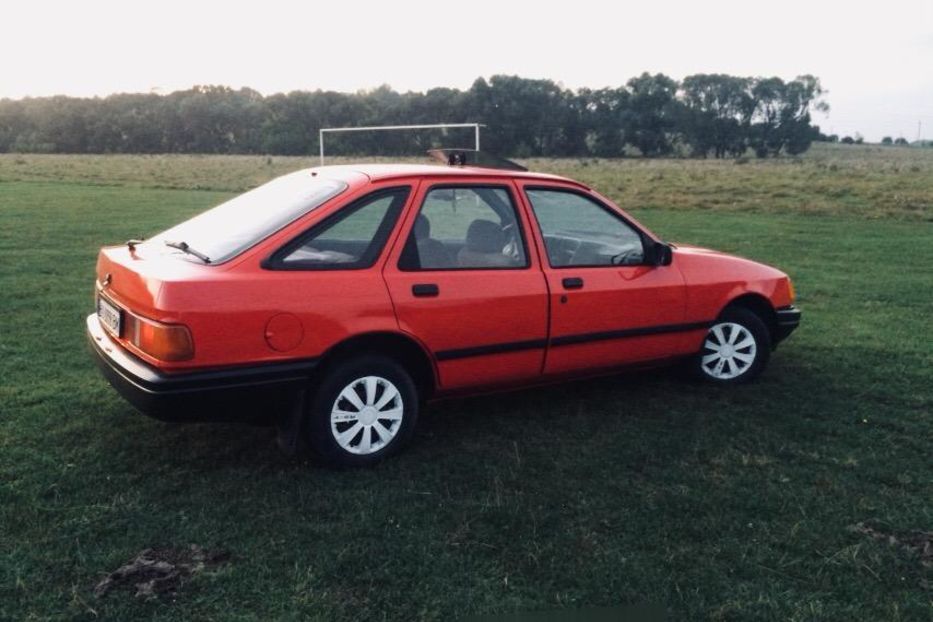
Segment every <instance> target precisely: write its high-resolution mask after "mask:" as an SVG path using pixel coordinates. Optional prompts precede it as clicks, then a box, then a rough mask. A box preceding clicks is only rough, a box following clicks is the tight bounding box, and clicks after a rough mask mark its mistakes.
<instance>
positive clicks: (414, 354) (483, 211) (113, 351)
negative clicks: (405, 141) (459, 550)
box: [87, 152, 800, 465]
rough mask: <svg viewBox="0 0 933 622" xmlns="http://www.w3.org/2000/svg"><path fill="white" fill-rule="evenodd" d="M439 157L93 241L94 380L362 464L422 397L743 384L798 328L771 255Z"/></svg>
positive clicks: (273, 186)
mask: <svg viewBox="0 0 933 622" xmlns="http://www.w3.org/2000/svg"><path fill="white" fill-rule="evenodd" d="M444 155H445V156H446V157H449V158H450V161H451V163H452V164H451V165H448V166H443V165H360V166H329V167H319V168H313V169H310V170H302V171H298V172H295V173H291V174H289V175H285V176H283V177H280V178H278V179H275V180H273V181H271V182H269V183H267V184H265V185H263V186H260V187H258V188H256V189H255V190H252V191H250V192H247V193H245V194H242V195H240V196H238V197H236V198H234V199H232V200H230V201H228V202H226V203H224V204H222V205H220V206H218V207H215V208H213V209H211V210H208V211H207V212H204V213H202V214H200V215H198V216H196V217H194V218H192V219H191V220H188V221H186V222H183V223H181V224H179V225H177V226H175V227H173V228H171V229H169V230H167V231H165V232H163V233H160V234H158V235H156V236H155V237H153V238H151V239H149V240H147V241H145V242H141V241H135V240H131V241H130V242H128V243H126V244H124V245H121V246H113V247H107V248H104V249H102V250H101V251H100V255H99V257H98V261H97V311H96V313H94V314H92V315H90V316H89V317H88V318H87V334H88V337H89V341H90V344H91V346H92V349H93V352H94V353H95V354H96V357H95V358H96V360H97V361H98V363H99V366H100V368H101V369H102V370H103V373H104V375H105V376H106V377H107V379H108V380H109V381H110V383H111V384H112V385H113V386H114V387H115V388H116V389H117V390H118V391H119V392H120V393H121V394H122V395H123V396H124V397H125V398H126V399H127V400H129V401H130V402H131V403H132V404H133V405H135V406H136V407H137V408H138V409H139V410H141V411H143V412H144V413H147V414H149V415H152V416H154V417H157V418H159V419H163V420H172V421H179V420H230V419H235V418H242V417H249V418H256V417H258V416H262V417H265V418H268V419H271V420H272V421H275V422H277V423H278V425H279V426H280V430H281V431H282V434H283V437H285V438H287V439H292V440H294V441H296V442H297V440H302V441H304V442H306V444H307V445H309V446H310V448H311V449H312V450H313V451H314V452H315V453H316V454H318V455H319V456H321V457H323V458H325V459H327V460H329V461H332V462H336V463H342V464H350V465H365V464H370V463H374V462H376V461H378V460H380V459H382V458H384V457H385V456H387V455H389V454H391V453H393V452H395V451H397V450H398V449H399V448H400V447H401V446H402V445H404V444H405V442H406V441H407V440H408V439H409V438H410V437H411V435H412V432H413V430H414V427H415V424H416V422H417V419H418V411H419V407H420V405H421V404H422V403H423V402H424V401H425V400H429V399H434V398H439V397H444V396H453V395H458V394H466V393H477V392H483V391H492V390H500V389H511V388H516V387H522V386H528V385H534V384H540V383H546V382H552V381H557V380H563V379H567V378H571V377H579V376H585V375H594V374H602V373H606V372H608V371H612V370H617V369H620V368H625V367H629V366H636V365H637V366H642V365H646V364H650V365H653V364H657V363H662V362H668V361H675V360H688V361H689V362H690V365H692V367H693V369H694V370H695V372H696V373H697V374H698V375H699V376H700V377H702V378H705V379H707V380H709V381H711V382H714V383H719V384H732V383H738V382H745V381H748V380H750V379H752V378H754V377H755V376H757V375H758V374H759V373H760V372H761V371H762V369H763V368H764V367H765V365H766V363H767V362H768V357H769V355H770V353H771V351H772V349H773V348H774V347H775V345H776V344H777V343H778V342H780V341H781V340H782V339H784V338H785V337H787V336H788V335H789V334H790V333H791V331H792V330H793V329H794V328H795V327H796V326H797V325H798V323H799V321H800V311H799V310H798V309H796V308H795V307H794V306H793V303H794V290H793V287H792V285H791V282H790V279H788V277H787V275H786V274H784V273H783V272H780V271H779V270H776V269H774V268H771V267H768V266H765V265H762V264H760V263H756V262H753V261H749V260H747V259H741V258H739V257H734V256H730V255H726V254H723V253H719V252H716V251H712V250H706V249H702V248H695V247H689V246H681V245H673V244H668V243H665V242H663V241H662V240H661V239H660V238H659V237H658V236H656V235H655V234H654V233H652V232H651V231H649V230H648V229H647V228H645V227H644V226H643V225H641V224H639V223H638V222H637V221H636V220H635V219H634V218H632V217H631V216H629V215H628V214H626V213H625V212H624V211H623V210H622V209H620V208H619V207H617V206H616V205H614V204H613V203H612V202H611V201H610V200H608V199H607V198H605V197H604V196H602V195H600V194H598V193H597V192H595V191H594V190H592V189H590V188H588V187H587V186H585V185H583V184H581V183H578V182H575V181H573V180H570V179H566V178H562V177H556V176H553V175H545V174H539V173H532V172H527V171H524V169H521V170H519V169H520V167H518V166H517V165H512V164H511V163H508V162H507V161H501V163H499V162H493V163H491V164H481V162H484V160H483V159H481V158H478V157H477V154H476V153H474V152H454V153H448V154H444ZM464 163H466V164H464ZM471 163H472V164H471Z"/></svg>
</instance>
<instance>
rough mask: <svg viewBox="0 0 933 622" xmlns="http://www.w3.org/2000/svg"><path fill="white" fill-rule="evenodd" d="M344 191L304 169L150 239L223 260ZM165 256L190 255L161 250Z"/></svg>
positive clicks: (341, 184)
mask: <svg viewBox="0 0 933 622" xmlns="http://www.w3.org/2000/svg"><path fill="white" fill-rule="evenodd" d="M346 188H347V184H345V183H344V182H342V181H337V180H335V179H322V178H320V177H313V176H312V175H311V174H310V173H309V172H308V171H307V170H304V171H298V172H295V173H290V174H288V175H284V176H282V177H279V178H277V179H273V180H272V181H270V182H269V183H267V184H263V185H262V186H259V187H258V188H255V189H253V190H250V191H249V192H247V193H245V194H241V195H240V196H238V197H234V198H233V199H230V200H229V201H227V202H226V203H221V204H220V205H218V206H217V207H215V208H213V209H209V210H207V211H206V212H204V213H202V214H198V215H197V216H195V217H194V218H192V219H190V220H186V221H185V222H183V223H181V224H179V225H175V226H174V227H172V228H171V229H169V230H167V231H163V232H162V233H159V234H158V235H156V236H154V237H152V238H150V240H149V242H150V243H152V244H156V245H158V246H160V247H162V246H163V245H164V243H165V242H178V243H180V242H184V243H185V244H187V245H188V247H189V248H191V249H192V250H194V251H197V252H198V253H201V254H202V255H206V256H207V257H208V258H210V260H211V263H220V262H222V261H226V260H227V259H230V258H232V257H235V256H236V255H238V254H240V253H242V252H243V251H244V250H246V249H247V248H249V247H250V246H252V245H253V244H255V243H256V242H259V241H260V240H262V239H264V238H266V237H267V236H269V235H271V234H272V233H275V232H276V231H278V230H279V229H281V228H282V227H284V226H285V225H287V224H289V223H290V222H292V221H294V220H296V219H297V218H299V217H300V216H303V215H304V214H306V213H308V212H309V211H311V210H313V209H314V208H316V207H318V206H320V205H322V204H323V203H324V202H326V201H327V200H329V199H332V198H333V197H335V196H337V195H338V194H340V193H341V192H343V191H344V190H345V189H346ZM164 248H165V250H166V252H173V253H176V252H177V253H179V255H180V256H184V257H185V258H186V259H189V258H190V259H191V260H193V261H199V260H198V259H197V258H195V257H194V256H191V255H183V254H182V252H181V251H179V250H175V249H173V248H170V247H168V246H164Z"/></svg>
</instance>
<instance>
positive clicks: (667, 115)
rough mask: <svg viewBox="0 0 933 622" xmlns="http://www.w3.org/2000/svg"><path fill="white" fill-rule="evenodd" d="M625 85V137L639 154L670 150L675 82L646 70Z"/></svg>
mask: <svg viewBox="0 0 933 622" xmlns="http://www.w3.org/2000/svg"><path fill="white" fill-rule="evenodd" d="M627 85H628V88H629V91H630V93H631V97H630V100H629V106H628V108H627V109H626V111H625V113H624V114H623V116H622V119H623V120H622V128H623V131H624V132H625V139H626V141H627V142H628V143H629V144H631V145H633V146H635V147H636V148H637V149H638V150H639V151H640V152H641V153H642V155H646V156H649V157H650V156H659V155H667V154H669V153H670V152H671V151H672V150H673V145H672V138H673V130H674V127H675V124H674V119H675V116H676V107H677V103H678V102H677V99H676V95H677V82H675V81H674V80H672V79H670V78H668V77H667V76H665V75H664V74H660V73H659V74H655V75H653V76H652V75H650V74H648V73H647V72H645V73H643V74H641V75H640V76H639V77H637V78H632V79H631V80H629V81H628V83H627Z"/></svg>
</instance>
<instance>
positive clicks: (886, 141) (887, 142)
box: [881, 136, 894, 146]
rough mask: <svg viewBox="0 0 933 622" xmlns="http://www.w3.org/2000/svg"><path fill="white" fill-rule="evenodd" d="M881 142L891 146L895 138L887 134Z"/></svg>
mask: <svg viewBox="0 0 933 622" xmlns="http://www.w3.org/2000/svg"><path fill="white" fill-rule="evenodd" d="M881 144H882V145H886V146H891V145H893V144H894V140H893V139H892V138H891V137H890V136H885V137H884V138H882V139H881Z"/></svg>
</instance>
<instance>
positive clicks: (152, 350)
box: [124, 313, 194, 361]
mask: <svg viewBox="0 0 933 622" xmlns="http://www.w3.org/2000/svg"><path fill="white" fill-rule="evenodd" d="M124 335H125V336H126V339H127V340H128V341H129V342H130V343H132V344H133V345H134V346H136V347H137V348H139V349H140V350H141V351H143V352H145V353H146V354H148V355H149V356H151V357H152V358H155V359H158V360H160V361H187V360H189V359H191V358H193V357H194V341H193V340H192V339H191V331H189V330H188V327H187V326H182V325H180V324H163V323H161V322H156V321H155V320H150V319H146V318H143V317H139V316H138V315H133V314H131V313H127V314H126V332H125V333H124Z"/></svg>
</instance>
